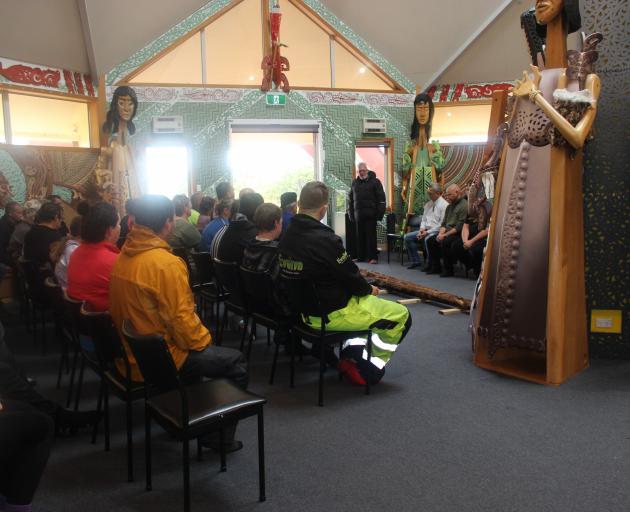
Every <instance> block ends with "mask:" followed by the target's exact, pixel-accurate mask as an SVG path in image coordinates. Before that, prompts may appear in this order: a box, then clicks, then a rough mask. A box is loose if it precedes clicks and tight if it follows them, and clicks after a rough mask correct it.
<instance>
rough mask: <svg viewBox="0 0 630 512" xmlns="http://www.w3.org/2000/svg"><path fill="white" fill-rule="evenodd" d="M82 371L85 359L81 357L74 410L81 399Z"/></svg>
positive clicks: (77, 407)
mask: <svg viewBox="0 0 630 512" xmlns="http://www.w3.org/2000/svg"><path fill="white" fill-rule="evenodd" d="M84 372H85V359H83V357H81V369H80V370H79V380H78V382H77V395H76V396H75V397H74V410H75V411H78V410H79V400H81V390H82V388H83V373H84ZM99 398H100V396H99ZM99 403H100V401H99Z"/></svg>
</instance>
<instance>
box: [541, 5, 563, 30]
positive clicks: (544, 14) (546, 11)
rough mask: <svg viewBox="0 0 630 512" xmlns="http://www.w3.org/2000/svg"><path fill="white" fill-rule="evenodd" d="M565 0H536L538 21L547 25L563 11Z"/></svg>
mask: <svg viewBox="0 0 630 512" xmlns="http://www.w3.org/2000/svg"><path fill="white" fill-rule="evenodd" d="M563 7H564V2H563V0H536V21H537V22H538V23H539V24H540V25H547V24H548V23H549V22H550V21H551V20H553V19H554V18H556V17H557V16H559V15H560V13H561V12H562V8H563Z"/></svg>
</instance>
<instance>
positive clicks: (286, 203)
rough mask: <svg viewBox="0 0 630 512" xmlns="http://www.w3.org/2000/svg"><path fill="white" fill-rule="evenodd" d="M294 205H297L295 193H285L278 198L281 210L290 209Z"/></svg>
mask: <svg viewBox="0 0 630 512" xmlns="http://www.w3.org/2000/svg"><path fill="white" fill-rule="evenodd" d="M294 203H297V194H296V193H295V192H285V193H284V194H282V195H281V196H280V208H282V209H283V210H286V209H288V208H289V207H292V206H293V204H294Z"/></svg>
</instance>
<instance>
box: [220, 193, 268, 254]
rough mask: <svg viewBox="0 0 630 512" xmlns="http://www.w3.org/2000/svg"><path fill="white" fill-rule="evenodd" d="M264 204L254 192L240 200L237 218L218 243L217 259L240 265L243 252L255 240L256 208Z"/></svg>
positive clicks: (260, 197)
mask: <svg viewBox="0 0 630 512" xmlns="http://www.w3.org/2000/svg"><path fill="white" fill-rule="evenodd" d="M264 202H265V201H264V199H263V198H262V196H261V195H260V194H257V193H256V192H253V193H249V194H245V195H244V196H243V197H242V198H241V200H240V204H239V208H238V215H237V218H236V219H235V220H233V221H232V222H230V225H229V226H228V227H227V229H226V231H225V233H224V234H223V236H222V237H221V241H220V242H219V247H218V248H217V258H218V259H220V260H221V261H224V262H235V263H238V264H239V265H240V264H241V262H242V261H243V251H245V248H246V247H247V246H248V245H249V243H250V242H251V241H252V240H254V238H256V232H257V229H256V226H255V225H254V223H253V220H254V214H255V213H256V208H258V207H259V206H260V205H261V204H263V203H264Z"/></svg>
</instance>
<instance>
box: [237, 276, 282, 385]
mask: <svg viewBox="0 0 630 512" xmlns="http://www.w3.org/2000/svg"><path fill="white" fill-rule="evenodd" d="M240 271H241V280H242V283H243V289H244V290H245V293H246V294H247V304H248V307H249V312H250V317H251V320H252V327H251V333H250V336H249V345H248V346H247V360H249V355H250V352H251V350H252V341H253V339H254V334H255V333H256V325H257V324H260V325H262V326H263V327H265V328H266V329H267V344H268V345H269V344H271V338H270V333H269V331H270V330H273V331H274V332H277V331H278V329H279V328H280V321H281V319H280V317H279V315H278V314H277V313H278V306H277V304H276V302H277V300H276V297H275V296H274V293H273V290H274V288H275V287H276V284H275V283H274V282H273V280H272V278H271V275H270V274H269V273H268V272H258V271H255V270H249V269H247V268H245V267H241V269H240ZM278 348H279V345H276V352H275V353H276V355H275V356H274V359H273V366H272V368H271V375H272V376H273V374H274V373H275V365H276V359H277V354H278ZM270 384H273V377H270Z"/></svg>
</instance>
